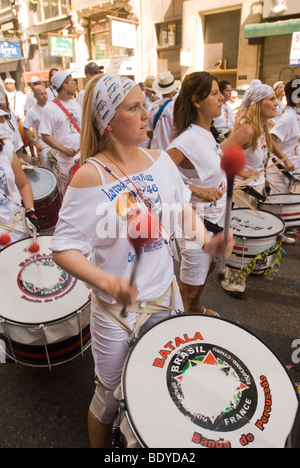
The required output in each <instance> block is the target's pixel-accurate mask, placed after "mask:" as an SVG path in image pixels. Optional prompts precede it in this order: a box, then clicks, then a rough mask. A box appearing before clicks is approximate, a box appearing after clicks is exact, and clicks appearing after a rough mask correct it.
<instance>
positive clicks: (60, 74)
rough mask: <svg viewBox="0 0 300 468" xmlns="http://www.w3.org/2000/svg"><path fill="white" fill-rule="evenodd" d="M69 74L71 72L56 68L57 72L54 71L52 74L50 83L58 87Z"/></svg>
mask: <svg viewBox="0 0 300 468" xmlns="http://www.w3.org/2000/svg"><path fill="white" fill-rule="evenodd" d="M70 75H71V72H67V71H65V70H58V71H57V72H55V73H54V75H53V76H52V78H51V83H52V84H53V86H54V87H55V88H56V89H59V88H60V87H61V85H62V84H63V82H64V81H65V79H66V78H68V76H70Z"/></svg>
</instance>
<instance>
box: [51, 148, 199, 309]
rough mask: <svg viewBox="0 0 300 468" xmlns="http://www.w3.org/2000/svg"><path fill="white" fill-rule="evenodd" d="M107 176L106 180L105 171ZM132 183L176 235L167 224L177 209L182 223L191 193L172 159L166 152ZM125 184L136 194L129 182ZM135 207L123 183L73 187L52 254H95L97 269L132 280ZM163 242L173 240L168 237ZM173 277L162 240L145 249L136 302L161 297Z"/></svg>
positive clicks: (133, 177)
mask: <svg viewBox="0 0 300 468" xmlns="http://www.w3.org/2000/svg"><path fill="white" fill-rule="evenodd" d="M145 157H146V156H145ZM102 172H103V174H104V176H105V171H104V169H103V171H102ZM129 177H130V179H131V180H132V182H134V184H135V185H136V187H137V188H138V189H139V191H141V192H142V193H143V196H144V198H145V199H146V201H147V203H148V204H149V205H150V206H151V208H152V210H153V212H154V213H155V214H156V215H157V216H158V218H159V219H160V217H161V216H162V219H161V223H162V225H163V227H164V228H165V229H166V230H167V231H168V234H173V232H174V229H175V226H174V229H173V230H170V231H169V230H168V228H170V229H171V227H172V226H170V225H169V223H165V219H166V220H167V219H168V217H169V214H170V210H172V209H173V210H174V213H176V214H175V216H176V217H177V214H178V212H181V211H182V209H183V208H184V206H185V204H186V203H188V202H189V200H190V195H191V193H190V190H188V189H187V187H186V186H185V185H184V184H183V182H182V180H181V177H180V174H179V172H178V170H177V168H176V166H175V164H174V163H173V162H172V160H171V158H170V157H169V156H168V155H167V154H166V153H164V152H162V153H161V155H160V156H159V158H158V159H157V160H156V161H154V162H153V163H152V165H151V166H150V167H149V168H148V169H146V170H145V171H143V172H141V173H136V174H133V175H130V176H129ZM122 180H124V181H126V183H127V184H128V185H129V186H130V188H131V189H133V190H135V188H134V187H132V185H131V183H130V181H128V179H127V178H126V177H124V178H122ZM130 205H131V206H132V205H134V206H136V197H135V196H134V195H133V194H132V193H130V192H129V191H128V188H126V187H125V186H124V185H123V184H122V183H121V182H120V181H118V180H115V181H113V182H111V183H108V184H106V185H99V186H95V187H89V188H81V189H78V188H74V187H68V189H67V192H66V194H65V197H64V201H63V205H62V208H61V210H60V215H59V221H58V223H57V226H56V230H55V233H54V236H53V238H52V242H51V246H50V248H51V250H53V251H63V250H68V249H77V250H80V251H81V252H82V253H83V254H84V255H86V256H89V255H90V254H92V255H91V261H92V263H93V264H95V265H96V266H97V267H99V268H101V269H103V270H105V271H107V272H109V273H111V274H113V275H115V276H118V277H119V278H121V277H127V278H130V276H131V272H132V268H133V264H134V261H135V256H136V254H135V250H134V248H133V246H132V245H131V243H130V242H129V240H128V238H127V216H126V215H127V212H128V206H130ZM168 211H169V213H168ZM166 224H167V225H166ZM163 231H164V230H163ZM163 237H164V238H165V239H168V235H167V233H166V232H165V231H164V232H163ZM173 277H174V270H173V259H172V256H171V255H170V252H169V248H168V246H167V245H166V244H165V242H164V240H163V239H159V240H157V241H155V242H154V243H153V244H152V245H150V246H148V247H147V248H146V247H145V248H143V249H142V253H141V256H140V264H139V268H138V273H137V279H136V284H137V287H138V298H137V300H138V301H149V300H154V299H155V298H158V297H160V295H161V294H162V293H163V292H164V291H165V290H166V289H167V287H168V286H169V285H170V284H171V282H172V280H173ZM93 291H94V293H95V294H96V295H97V296H98V297H99V298H100V299H102V300H104V301H105V302H107V303H114V302H115V301H114V299H113V298H112V297H110V296H108V295H107V294H105V293H103V292H102V291H100V290H98V289H96V288H93Z"/></svg>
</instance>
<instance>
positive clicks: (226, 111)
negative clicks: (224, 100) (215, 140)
mask: <svg viewBox="0 0 300 468" xmlns="http://www.w3.org/2000/svg"><path fill="white" fill-rule="evenodd" d="M234 124H235V117H234V113H233V111H232V109H231V107H230V106H229V105H228V104H223V105H222V114H221V115H220V116H219V117H217V118H216V119H214V127H215V128H216V129H217V130H219V132H223V133H228V132H230V131H231V130H233V127H234Z"/></svg>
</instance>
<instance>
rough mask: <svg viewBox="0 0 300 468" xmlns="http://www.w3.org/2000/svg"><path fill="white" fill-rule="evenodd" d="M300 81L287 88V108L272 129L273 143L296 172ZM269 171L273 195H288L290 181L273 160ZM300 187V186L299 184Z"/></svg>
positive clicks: (299, 165)
mask: <svg viewBox="0 0 300 468" xmlns="http://www.w3.org/2000/svg"><path fill="white" fill-rule="evenodd" d="M297 85H298V86H297ZM299 92H300V79H299V78H298V79H293V80H291V81H289V83H287V84H286V86H285V94H286V98H287V104H288V105H287V107H286V108H285V110H284V112H283V114H282V116H281V117H280V119H279V120H278V121H277V122H276V125H275V126H274V127H273V128H272V129H271V138H272V141H274V142H275V143H277V144H278V146H279V148H280V149H281V151H282V152H283V153H284V154H286V155H287V156H288V158H289V159H290V161H291V162H292V163H293V164H294V166H295V168H298V169H296V172H300V170H299V168H300V99H299ZM269 166H272V167H269V168H268V169H267V177H268V179H269V180H270V181H271V182H272V184H273V186H276V188H277V189H276V190H275V188H272V191H271V193H272V194H278V193H279V192H280V193H288V192H289V185H290V180H289V178H288V177H286V176H285V175H284V174H283V173H282V172H280V170H279V169H278V168H277V167H275V166H273V161H272V160H271V161H270V163H269ZM299 185H300V184H299Z"/></svg>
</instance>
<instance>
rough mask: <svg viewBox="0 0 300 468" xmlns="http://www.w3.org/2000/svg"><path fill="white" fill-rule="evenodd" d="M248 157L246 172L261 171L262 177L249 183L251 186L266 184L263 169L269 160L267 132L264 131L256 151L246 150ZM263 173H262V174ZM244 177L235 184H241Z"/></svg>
mask: <svg viewBox="0 0 300 468" xmlns="http://www.w3.org/2000/svg"><path fill="white" fill-rule="evenodd" d="M244 153H245V156H246V164H245V168H244V170H245V171H259V172H260V176H259V178H258V179H257V180H253V181H251V182H249V183H248V185H251V186H257V185H263V184H264V183H265V173H264V171H262V169H263V168H264V167H265V164H266V162H267V159H268V147H267V143H266V137H265V132H264V131H262V133H261V135H260V137H259V139H258V143H257V147H256V148H255V149H253V148H248V149H246V150H244ZM261 171H262V172H261ZM242 180H243V179H242V177H236V178H235V182H236V183H238V182H241V181H242Z"/></svg>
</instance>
